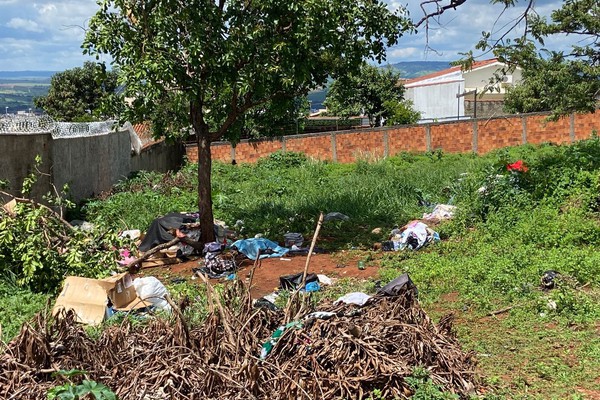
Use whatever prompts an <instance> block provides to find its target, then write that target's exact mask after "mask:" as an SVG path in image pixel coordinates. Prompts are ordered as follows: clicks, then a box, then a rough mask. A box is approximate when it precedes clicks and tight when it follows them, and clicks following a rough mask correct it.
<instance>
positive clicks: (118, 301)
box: [52, 272, 151, 325]
mask: <svg viewBox="0 0 600 400" xmlns="http://www.w3.org/2000/svg"><path fill="white" fill-rule="evenodd" d="M150 305H151V303H150V302H149V301H148V302H145V301H143V300H142V299H141V298H140V297H139V296H138V294H137V292H136V290H135V287H134V285H133V281H132V278H131V275H129V273H127V272H125V273H122V274H118V275H114V276H111V277H108V278H105V279H91V278H82V277H79V276H68V277H66V278H65V280H64V282H63V287H62V291H61V292H60V294H59V295H58V297H57V298H56V302H55V304H54V308H53V309H52V314H53V315H60V314H61V313H62V310H65V311H66V310H73V312H74V314H75V321H77V322H81V323H83V324H88V325H98V324H100V323H101V322H102V321H104V320H105V319H106V318H108V317H109V316H110V315H112V313H113V311H112V310H111V308H113V309H115V310H118V311H130V310H134V309H142V308H147V307H149V306H150Z"/></svg>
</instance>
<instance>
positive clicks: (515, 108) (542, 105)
mask: <svg viewBox="0 0 600 400" xmlns="http://www.w3.org/2000/svg"><path fill="white" fill-rule="evenodd" d="M521 52H522V50H521ZM523 65H525V66H526V67H525V69H524V70H523V82H522V83H521V84H519V85H517V86H515V87H513V88H511V89H510V90H509V91H508V92H507V94H506V96H505V99H504V110H505V111H507V112H510V113H528V112H538V111H552V112H553V114H554V116H560V115H566V114H569V113H571V112H594V111H595V109H596V104H597V101H596V99H595V96H594V94H595V93H598V91H600V79H594V78H593V77H590V76H588V72H587V69H586V68H585V66H584V65H583V64H582V63H581V62H577V61H574V60H568V59H565V57H564V55H562V54H560V53H551V54H548V55H547V57H538V56H537V55H533V56H532V57H531V59H529V60H527V62H526V63H523Z"/></svg>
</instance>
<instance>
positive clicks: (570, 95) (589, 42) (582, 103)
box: [415, 0, 600, 118]
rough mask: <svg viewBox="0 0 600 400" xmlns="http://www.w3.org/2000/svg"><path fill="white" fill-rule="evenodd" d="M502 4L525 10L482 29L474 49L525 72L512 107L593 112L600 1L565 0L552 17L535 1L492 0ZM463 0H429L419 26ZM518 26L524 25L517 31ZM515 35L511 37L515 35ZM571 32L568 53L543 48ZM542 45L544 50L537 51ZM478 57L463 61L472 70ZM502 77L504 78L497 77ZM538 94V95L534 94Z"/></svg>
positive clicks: (599, 76)
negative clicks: (499, 26) (542, 13)
mask: <svg viewBox="0 0 600 400" xmlns="http://www.w3.org/2000/svg"><path fill="white" fill-rule="evenodd" d="M490 1H491V3H493V4H501V5H502V6H503V10H502V11H501V12H500V13H499V14H501V13H503V12H504V10H506V9H507V8H508V7H514V6H517V5H524V8H523V12H522V13H521V14H520V15H519V16H518V17H517V18H516V19H515V20H514V21H513V23H510V24H507V25H506V26H505V27H504V29H503V30H501V31H500V32H496V33H495V34H492V32H484V33H483V37H482V39H481V40H480V41H479V43H477V45H476V49H477V50H479V51H480V52H481V54H487V53H489V52H493V53H494V55H495V56H496V57H498V59H499V60H500V61H502V62H505V63H507V64H508V65H509V69H507V71H506V72H508V71H509V70H510V69H511V68H515V67H516V66H517V65H518V66H520V67H521V68H523V70H524V80H525V83H524V85H523V86H521V87H517V88H515V89H514V90H513V92H512V94H511V95H510V96H509V99H508V100H509V105H508V106H507V107H509V109H512V110H532V111H533V110H551V111H553V117H555V118H556V117H559V116H561V115H565V114H568V113H571V112H574V111H576V112H590V111H594V109H595V107H596V105H597V100H598V98H599V97H600V91H599V90H600V89H599V88H600V86H599V85H600V84H599V81H600V2H598V0H563V3H562V7H561V8H559V9H556V10H554V11H553V12H552V13H551V16H550V19H548V18H545V17H542V16H540V15H538V14H537V13H536V12H535V1H534V0H521V1H519V0H490ZM463 3H465V1H464V0H458V1H457V0H426V1H423V2H422V3H421V5H422V8H423V9H424V10H425V9H426V6H431V5H432V4H433V5H434V8H433V9H432V8H429V9H428V10H429V11H426V12H425V15H424V16H423V18H422V19H421V20H420V21H419V22H417V23H416V24H415V26H416V27H418V26H419V25H421V24H425V25H426V27H428V24H429V21H430V20H432V19H435V20H437V18H439V16H441V15H442V14H443V13H444V12H446V11H448V10H451V9H454V10H456V8H457V7H460V6H461V5H462V4H463ZM520 26H524V27H525V29H524V30H523V31H521V32H517V29H520V28H519V27H520ZM513 33H514V34H517V38H516V39H511V38H510V36H511V35H512V34H513ZM554 35H558V36H561V37H564V36H565V35H567V36H569V35H570V36H571V37H573V38H574V39H576V40H574V42H575V44H574V45H573V46H572V47H571V51H570V52H566V53H565V52H557V51H552V49H550V50H547V49H544V48H543V47H544V46H545V42H546V40H547V38H549V37H551V36H554ZM540 47H541V49H539V48H540ZM474 58H475V56H474V54H473V52H468V53H465V54H464V58H463V60H461V62H460V63H461V64H462V65H463V66H464V67H465V68H469V67H470V65H471V64H472V62H473V60H474ZM498 78H499V79H501V78H502V77H498ZM536 96H537V97H538V98H536Z"/></svg>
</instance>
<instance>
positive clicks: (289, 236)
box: [283, 232, 304, 248]
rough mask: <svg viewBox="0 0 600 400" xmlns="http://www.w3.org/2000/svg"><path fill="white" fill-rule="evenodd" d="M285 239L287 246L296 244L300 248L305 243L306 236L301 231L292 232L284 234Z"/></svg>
mask: <svg viewBox="0 0 600 400" xmlns="http://www.w3.org/2000/svg"><path fill="white" fill-rule="evenodd" d="M283 241H284V245H285V247H292V246H296V247H298V248H300V247H302V244H303V243H304V237H303V236H302V235H301V234H300V233H295V232H291V233H286V234H285V235H283Z"/></svg>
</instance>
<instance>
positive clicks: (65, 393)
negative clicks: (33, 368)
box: [48, 369, 118, 400]
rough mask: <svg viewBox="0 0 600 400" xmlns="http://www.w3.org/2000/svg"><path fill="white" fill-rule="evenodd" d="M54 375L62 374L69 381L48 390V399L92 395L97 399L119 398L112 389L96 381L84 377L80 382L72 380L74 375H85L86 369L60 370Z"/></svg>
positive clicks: (64, 399)
mask: <svg viewBox="0 0 600 400" xmlns="http://www.w3.org/2000/svg"><path fill="white" fill-rule="evenodd" d="M53 376H61V377H63V378H64V379H66V380H67V383H65V384H63V385H60V386H56V387H53V388H52V389H50V390H48V400H55V399H56V400H80V399H85V398H90V396H93V398H94V399H96V400H117V399H118V398H117V395H116V394H115V393H114V392H113V391H112V390H110V389H109V388H108V387H106V386H105V385H103V384H101V383H98V382H96V381H92V380H88V379H83V380H82V381H81V383H78V384H75V383H73V382H72V381H71V378H73V377H77V376H85V371H82V370H78V369H71V370H69V371H65V370H60V371H58V372H55V373H54V374H53Z"/></svg>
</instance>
